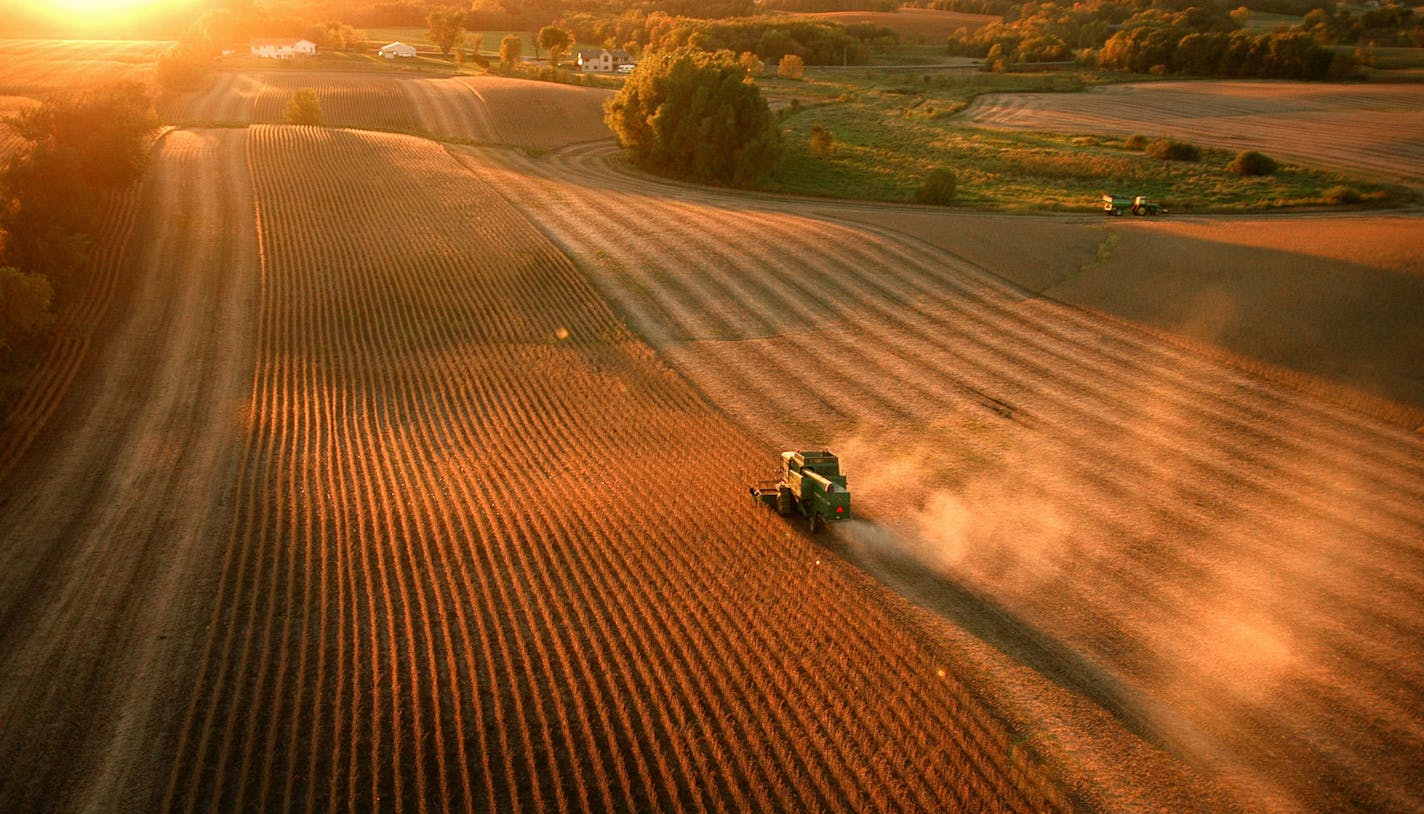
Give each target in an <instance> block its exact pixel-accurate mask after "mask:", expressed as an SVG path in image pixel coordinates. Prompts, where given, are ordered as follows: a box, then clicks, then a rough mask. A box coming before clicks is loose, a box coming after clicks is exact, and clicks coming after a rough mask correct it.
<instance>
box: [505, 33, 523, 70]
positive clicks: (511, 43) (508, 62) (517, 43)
mask: <svg viewBox="0 0 1424 814" xmlns="http://www.w3.org/2000/svg"><path fill="white" fill-rule="evenodd" d="M522 56H524V40H521V39H520V38H519V35H518V34H505V35H504V39H502V40H500V41H499V61H500V64H502V65H504V68H505V70H510V71H512V70H514V66H516V65H518V64H519V60H520V58H521V57H522Z"/></svg>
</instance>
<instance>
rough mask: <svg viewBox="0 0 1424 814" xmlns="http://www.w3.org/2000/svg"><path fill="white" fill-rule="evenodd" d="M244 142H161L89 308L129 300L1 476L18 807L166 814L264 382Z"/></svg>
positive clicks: (126, 206)
mask: <svg viewBox="0 0 1424 814" xmlns="http://www.w3.org/2000/svg"><path fill="white" fill-rule="evenodd" d="M242 143H243V140H242V134H241V133H238V132H216V133H212V132H210V133H190V132H178V133H172V134H169V135H168V136H167V137H166V138H165V139H164V140H163V141H162V142H161V143H160V144H159V146H158V147H157V149H156V150H155V153H154V163H153V165H152V167H151V168H150V169H149V171H148V173H147V176H146V178H145V180H144V182H143V184H142V185H141V189H140V190H138V191H137V192H135V193H133V194H132V195H129V196H125V198H124V199H123V201H122V205H121V206H119V207H118V208H117V209H116V210H115V214H113V215H111V216H110V219H109V225H108V226H107V227H106V229H105V231H104V232H103V233H102V234H101V235H100V237H99V242H98V244H97V246H98V247H99V251H98V253H97V254H96V257H97V258H100V260H99V261H98V262H100V263H101V265H102V267H103V268H105V269H111V268H113V269H117V270H118V272H117V276H119V277H120V279H119V281H118V283H117V293H115V283H114V281H113V280H112V279H111V278H110V279H106V280H105V285H104V286H102V287H101V292H99V293H96V295H95V296H92V297H90V298H89V299H88V300H87V301H86V303H87V304H89V305H92V306H94V308H93V309H92V313H93V314H94V317H93V319H94V321H100V320H99V316H98V312H101V311H103V308H102V307H101V306H102V304H103V303H104V302H106V301H108V300H109V299H110V298H114V299H115V302H116V305H115V306H114V307H113V308H112V311H111V313H110V315H109V316H108V318H107V319H104V320H103V323H104V327H103V329H102V330H101V331H100V332H99V333H98V334H97V335H96V338H95V340H94V341H93V343H92V344H93V347H92V348H91V349H90V350H89V351H88V353H87V355H86V356H85V358H84V363H83V364H82V365H78V364H77V362H76V363H74V365H72V366H70V367H67V368H65V369H64V370H63V371H58V370H53V369H51V370H49V371H47V373H46V376H47V377H48V378H47V381H49V382H51V383H53V384H59V383H61V382H68V381H69V380H70V379H71V378H72V379H73V383H72V385H70V386H69V388H68V393H67V395H66V396H64V398H63V400H62V403H61V405H60V408H59V409H58V410H57V411H55V410H54V409H53V407H52V406H51V405H49V404H48V403H47V404H46V405H45V407H44V412H45V413H46V414H51V416H52V417H51V418H50V420H49V421H48V423H46V424H45V426H44V432H43V434H42V435H40V436H39V438H40V440H39V441H38V442H37V443H35V444H34V445H33V446H32V447H31V450H30V453H29V454H28V455H27V456H25V457H24V458H23V459H21V460H20V465H19V466H18V467H16V468H15V469H13V470H12V471H11V473H10V475H9V476H8V477H6V478H4V480H3V483H2V484H0V675H3V676H4V680H3V681H0V720H3V721H4V722H5V723H4V726H3V727H0V789H3V790H4V791H3V795H0V796H3V799H4V803H3V805H0V807H3V808H4V809H6V810H9V811H81V810H83V811H125V810H127V811H146V810H152V809H153V805H152V803H151V802H150V801H149V800H148V799H147V798H148V797H149V796H150V795H151V792H150V789H151V788H152V787H153V786H154V785H156V784H157V782H158V781H156V780H155V778H156V777H162V776H163V773H164V772H166V770H167V767H168V765H169V764H170V762H171V761H170V760H169V759H168V756H167V755H165V754H164V750H163V748H162V747H163V745H164V741H163V739H162V737H161V734H160V733H167V732H171V731H172V730H174V729H175V728H176V723H177V721H176V718H177V715H178V713H179V710H178V709H175V704H174V701H173V699H174V698H175V697H182V696H183V695H184V694H185V691H186V688H187V686H188V682H189V681H191V678H192V676H193V675H194V674H195V673H196V664H195V661H196V659H197V656H198V648H196V647H195V646H194V645H193V643H192V639H193V638H195V637H201V636H202V635H203V625H204V623H205V622H206V617H207V613H208V609H209V608H210V604H209V603H208V601H205V597H204V594H205V593H210V592H211V581H212V579H213V578H214V577H215V576H216V573H215V569H213V568H212V564H213V563H216V562H217V561H218V560H219V558H220V557H221V554H222V551H221V545H220V541H221V540H222V538H223V535H224V534H225V532H226V531H227V528H228V527H229V526H230V523H231V509H230V505H229V504H230V501H231V486H232V483H233V475H232V472H233V469H234V467H235V465H236V463H237V453H238V452H239V451H240V449H241V435H242V427H241V425H240V423H239V418H240V415H241V413H240V411H241V409H242V407H243V406H244V403H245V396H246V394H247V392H248V391H249V389H250V386H251V376H252V345H253V338H252V331H251V327H250V326H251V325H252V324H253V322H254V317H255V311H256V307H255V306H256V288H257V281H258V275H257V264H256V252H255V248H256V246H255V242H254V240H253V237H254V236H255V230H254V229H253V228H252V197H251V192H250V189H249V187H248V183H247V182H248V177H247V173H246V171H245V168H244V165H243V161H242ZM130 223H132V224H133V225H132V227H131V229H130V228H129V227H128V226H127V225H124V226H122V227H121V226H120V225H121V224H130ZM244 224H245V227H246V228H245V229H244ZM130 232H131V233H132V236H131V237H130V236H129V235H130ZM86 327H88V328H89V329H90V330H92V326H86ZM76 330H77V328H76ZM87 336H88V332H87V331H86V332H85V337H86V343H87ZM70 344H72V339H71V338H70V337H69V336H68V335H67V332H66V337H65V341H63V342H62V343H61V348H64V347H66V346H68V345H70ZM73 366H77V367H78V368H79V369H78V372H77V374H76V373H75V372H74V370H73V369H72V368H73ZM5 454H6V455H10V454H12V453H11V452H10V451H7V452H6V453H5ZM7 463H8V461H7Z"/></svg>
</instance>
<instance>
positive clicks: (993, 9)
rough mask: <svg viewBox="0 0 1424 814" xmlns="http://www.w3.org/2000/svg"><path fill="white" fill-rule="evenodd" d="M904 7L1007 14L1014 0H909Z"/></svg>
mask: <svg viewBox="0 0 1424 814" xmlns="http://www.w3.org/2000/svg"><path fill="white" fill-rule="evenodd" d="M904 5H905V7H906V8H928V9H934V10H936V11H957V12H959V13H961V14H998V15H1005V14H1008V13H1009V12H1010V11H1011V10H1012V9H1013V7H1014V6H1015V5H1016V4H1015V3H1014V0H909V2H907V3H905V4H904Z"/></svg>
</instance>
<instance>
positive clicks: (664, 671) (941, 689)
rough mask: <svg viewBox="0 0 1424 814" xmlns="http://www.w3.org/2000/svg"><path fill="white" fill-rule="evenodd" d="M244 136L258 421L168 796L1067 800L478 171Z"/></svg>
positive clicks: (628, 802)
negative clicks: (257, 277) (814, 538)
mask: <svg viewBox="0 0 1424 814" xmlns="http://www.w3.org/2000/svg"><path fill="white" fill-rule="evenodd" d="M247 158H248V162H249V163H250V165H251V168H252V173H253V183H254V187H255V189H256V191H257V200H258V220H259V223H260V232H261V235H262V256H263V258H264V274H263V279H264V295H263V308H262V319H261V322H260V324H259V332H260V336H261V341H260V342H259V344H258V348H259V350H258V354H259V360H258V372H257V376H256V378H255V380H254V393H253V409H252V412H253V415H254V422H253V434H252V436H251V437H250V439H249V445H248V448H247V454H248V456H249V457H248V461H247V463H246V464H245V466H244V467H243V470H242V476H241V478H242V480H241V484H242V485H241V488H240V499H239V500H238V502H237V506H238V510H237V515H238V516H237V519H236V522H235V523H234V526H233V533H232V537H231V543H230V545H229V547H228V557H229V560H228V564H227V566H226V567H225V569H224V575H223V578H222V581H221V587H220V591H219V595H218V599H217V607H216V610H215V613H214V617H213V624H212V626H211V638H210V640H209V643H208V655H207V656H206V657H205V659H204V662H205V663H206V664H207V665H209V672H208V673H207V674H205V675H204V676H203V677H202V679H201V680H200V681H199V682H198V683H197V684H196V686H195V691H194V693H193V695H192V697H191V700H190V702H189V704H188V705H187V709H186V713H185V723H184V726H183V728H182V732H183V734H182V738H183V740H182V748H180V750H179V752H178V754H179V756H180V759H179V760H177V761H176V762H175V765H174V767H173V771H172V773H171V775H170V778H169V783H168V790H167V794H166V798H165V801H164V804H163V808H164V809H165V810H187V811H195V810H206V809H208V808H213V807H257V806H260V807H271V808H278V807H280V808H283V809H289V808H306V809H322V808H324V809H327V810H344V809H348V808H353V807H354V808H366V807H370V806H374V805H375V804H376V803H377V801H380V803H381V804H382V805H383V806H387V807H391V808H393V809H394V810H398V811H412V812H414V811H424V810H428V809H429V808H440V809H443V810H450V809H455V810H458V809H465V810H513V811H544V810H561V811H562V810H618V809H622V808H631V809H640V810H646V809H659V810H670V809H677V810H710V809H723V808H726V807H728V806H735V807H738V808H746V807H748V806H750V807H762V808H792V809H806V808H827V809H849V808H853V807H856V806H858V805H872V806H874V807H879V808H886V807H901V808H911V809H924V808H929V807H934V806H937V805H940V804H941V803H942V797H943V795H944V794H945V793H947V792H949V793H952V794H954V795H955V798H956V799H957V800H958V801H959V803H960V804H962V805H964V806H966V807H981V806H982V807H984V808H986V809H988V810H1010V811H1034V810H1043V809H1050V810H1051V809H1057V808H1062V807H1063V806H1065V805H1066V802H1065V801H1064V799H1063V797H1062V795H1061V793H1060V792H1058V791H1056V790H1055V787H1054V785H1053V783H1052V781H1050V780H1048V779H1047V778H1046V777H1045V776H1044V775H1043V774H1042V771H1041V769H1040V768H1039V767H1038V766H1037V765H1036V764H1035V763H1034V762H1033V761H1032V759H1031V758H1028V757H1027V756H1026V755H1025V754H1024V753H1023V752H1022V750H1021V749H1018V748H1016V747H1015V746H1014V737H1013V735H1012V734H1011V733H1009V732H1008V731H1006V730H1005V729H1004V727H1003V724H1002V723H1000V722H999V721H998V720H997V719H995V718H994V717H992V716H991V715H989V714H987V713H985V712H984V711H982V710H980V709H978V708H977V702H976V701H974V699H973V697H972V696H971V695H970V694H969V693H967V691H966V690H965V689H964V688H963V687H961V686H959V685H958V684H956V683H955V682H954V680H953V679H952V678H950V677H948V676H946V675H944V674H943V671H942V670H941V671H940V673H939V674H938V675H937V674H936V672H935V668H934V662H933V661H932V660H931V658H930V657H929V656H928V654H927V653H926V652H925V651H924V650H922V649H921V648H920V647H919V646H918V645H916V644H914V642H913V640H912V639H911V638H910V636H909V634H908V633H907V632H906V631H905V630H904V629H903V628H901V627H899V625H898V623H895V622H892V621H891V620H890V619H889V618H888V617H887V616H885V615H884V613H883V612H882V611H878V610H875V609H874V608H875V607H877V606H874V605H868V604H866V603H865V602H863V601H861V600H860V599H858V598H857V597H859V596H860V592H861V591H863V590H865V586H864V585H863V584H862V583H860V582H856V581H854V580H853V579H851V578H849V577H848V576H846V575H845V574H844V573H842V572H840V571H839V570H838V569H834V568H829V567H824V566H811V565H809V563H810V562H811V559H812V556H811V554H812V551H811V550H810V549H808V548H806V547H805V543H804V542H803V541H800V540H798V539H788V538H787V537H786V535H785V531H784V524H782V523H781V522H780V521H778V520H775V519H773V518H771V517H768V516H767V515H766V513H764V512H761V511H760V510H759V508H758V507H756V506H752V505H750V504H749V502H748V501H746V499H745V495H744V492H743V489H742V486H741V484H742V482H743V481H745V480H748V479H751V478H752V477H753V470H756V469H760V467H759V466H757V465H756V464H757V463H759V460H758V459H759V458H760V457H761V456H762V455H763V454H764V451H762V450H760V449H759V448H757V447H756V446H755V445H754V444H751V443H750V442H749V441H747V440H746V439H744V438H743V437H741V436H739V435H737V434H736V432H735V431H733V430H731V429H730V428H729V427H727V426H726V425H725V423H724V422H723V420H722V419H721V418H720V417H719V416H718V414H717V413H715V412H714V411H712V410H710V409H708V408H707V407H706V406H705V405H704V403H703V402H702V401H701V400H700V399H699V398H698V397H697V396H696V395H695V394H694V393H693V392H692V391H691V390H690V389H688V388H687V387H686V386H685V385H684V384H683V383H682V382H681V380H680V379H678V378H677V377H676V376H675V375H674V374H672V373H671V372H670V371H668V370H666V369H665V368H662V367H661V366H660V364H659V363H658V361H657V359H656V357H655V356H654V355H653V354H652V353H651V352H650V351H648V349H647V348H645V347H644V346H642V345H640V344H639V343H637V342H636V341H635V340H633V339H632V338H631V336H629V335H628V333H627V331H626V329H625V328H623V327H622V325H621V324H620V323H619V322H618V321H617V320H616V319H615V318H614V316H613V314H612V312H610V311H609V310H608V308H607V307H606V306H605V305H604V304H603V302H602V301H601V300H600V298H599V297H598V295H597V294H596V293H595V292H594V291H593V290H592V289H591V288H589V287H588V285H587V284H586V283H585V282H584V281H583V279H582V278H581V276H580V275H579V274H578V273H577V271H576V270H575V269H574V268H573V267H572V266H570V265H569V264H568V262H567V260H565V259H564V258H563V256H562V255H561V254H559V252H558V251H557V250H556V249H555V248H554V246H553V245H552V244H550V243H549V242H548V241H547V240H544V239H543V238H542V237H540V236H539V235H538V234H537V233H536V232H535V231H534V230H533V229H532V227H531V226H530V225H529V224H528V223H527V222H526V221H524V220H523V219H522V218H521V217H520V216H519V215H518V214H516V212H515V211H514V210H513V209H512V208H510V207H508V206H507V205H505V204H503V203H500V199H499V197H498V196H497V195H496V194H495V192H494V191H493V189H492V188H491V187H489V186H488V184H487V183H486V182H484V181H482V180H480V179H479V177H477V176H476V175H474V174H471V173H469V172H467V171H465V170H463V169H461V168H460V167H459V165H458V164H457V163H456V162H454V161H452V160H451V159H450V157H449V156H448V155H447V154H446V153H444V152H443V151H442V150H441V149H440V148H439V147H437V146H435V145H433V144H430V143H428V142H422V141H418V140H414V139H409V138H404V137H394V136H381V135H375V134H362V133H357V132H352V131H335V130H322V129H310V128H290V127H257V128H253V129H252V130H251V131H250V133H249V135H248V154H247ZM354 168H359V169H360V171H353V169H354ZM470 200H478V201H481V202H482V203H481V206H480V207H478V208H476V209H473V210H471V209H470V208H469V207H468V202H469V201H470ZM684 470H685V471H687V472H695V473H697V474H696V476H695V478H694V479H692V480H689V481H688V486H689V487H690V488H688V489H686V490H668V489H658V488H650V487H652V486H653V485H655V484H659V483H665V482H667V481H668V478H669V477H681V478H684V479H686V478H687V477H688V476H686V475H678V474H676V473H680V472H683V471H684ZM907 750H908V751H907Z"/></svg>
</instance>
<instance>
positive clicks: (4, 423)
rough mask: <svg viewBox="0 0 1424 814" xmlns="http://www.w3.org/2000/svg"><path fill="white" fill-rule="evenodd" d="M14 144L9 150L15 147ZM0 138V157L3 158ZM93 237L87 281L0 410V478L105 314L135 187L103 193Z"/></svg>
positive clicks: (43, 419) (48, 412) (59, 395)
mask: <svg viewBox="0 0 1424 814" xmlns="http://www.w3.org/2000/svg"><path fill="white" fill-rule="evenodd" d="M19 146H20V145H19V144H17V145H15V149H18V148H19ZM3 148H4V143H3V142H0V158H3V157H4V149H3ZM103 211H104V216H103V220H102V222H101V224H100V227H99V231H98V233H97V234H96V235H95V238H94V245H95V250H94V251H93V252H92V253H91V255H90V257H89V259H88V260H87V261H86V263H85V265H84V270H83V271H82V272H81V274H82V276H83V278H84V279H86V280H88V281H89V284H88V285H87V286H85V287H84V289H83V291H82V292H81V293H80V294H79V296H77V297H76V298H75V300H74V301H73V302H72V303H70V305H69V307H66V308H65V309H64V310H63V311H62V312H61V313H60V314H59V315H58V319H57V323H56V324H55V327H54V337H53V341H52V343H51V344H50V346H49V348H48V349H47V350H46V352H45V355H44V358H43V359H41V360H40V361H39V363H38V364H37V365H36V366H35V368H34V369H33V370H31V371H30V373H29V375H28V376H27V377H26V378H27V381H26V383H25V384H24V385H23V386H22V390H21V392H20V395H19V396H18V397H17V398H16V399H15V400H14V401H13V402H11V403H10V404H8V405H6V408H5V409H4V410H0V419H3V420H0V481H3V480H4V479H5V477H6V475H8V474H9V473H10V472H11V470H13V469H14V468H15V467H16V466H17V465H18V464H19V462H20V459H21V458H22V457H23V456H24V454H25V452H26V451H28V450H29V448H30V445H31V444H33V443H34V441H35V437H36V436H37V435H38V434H39V432H40V431H41V430H42V429H43V428H44V427H45V425H46V424H47V423H48V422H49V419H50V417H51V416H52V415H53V414H54V411H55V410H56V409H58V407H59V405H60V402H61V401H62V400H63V398H64V396H65V394H66V393H67V392H68V391H69V386H70V384H71V383H72V382H73V380H74V377H75V375H76V374H77V373H78V372H79V370H80V368H81V366H82V364H83V362H84V360H85V359H86V358H88V355H89V349H90V346H91V344H92V343H93V339H94V333H95V330H96V329H97V328H98V327H99V323H100V322H101V321H102V320H103V319H104V317H105V316H106V315H107V314H108V312H109V306H110V305H111V304H112V303H113V300H114V293H115V290H116V289H117V287H118V283H119V277H120V275H121V274H122V271H123V264H124V263H125V262H126V261H127V259H128V258H127V256H126V253H125V252H126V249H127V247H128V243H129V238H130V236H131V234H132V232H133V227H134V219H135V217H136V216H137V213H138V187H137V185H135V186H134V187H133V188H132V189H129V190H125V191H123V192H121V193H113V194H110V196H109V202H108V204H107V205H106V206H105V207H103Z"/></svg>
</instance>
